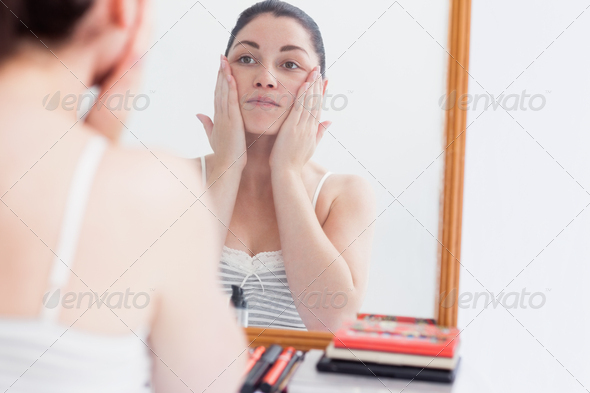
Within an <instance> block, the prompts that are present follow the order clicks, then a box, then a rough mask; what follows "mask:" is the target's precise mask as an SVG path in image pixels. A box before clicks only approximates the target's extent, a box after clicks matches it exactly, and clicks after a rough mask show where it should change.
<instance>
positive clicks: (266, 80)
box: [254, 68, 278, 89]
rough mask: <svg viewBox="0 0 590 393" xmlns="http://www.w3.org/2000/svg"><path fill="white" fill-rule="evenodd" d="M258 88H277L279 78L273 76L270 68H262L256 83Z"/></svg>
mask: <svg viewBox="0 0 590 393" xmlns="http://www.w3.org/2000/svg"><path fill="white" fill-rule="evenodd" d="M254 84H255V85H256V87H263V88H266V87H268V88H271V89H272V88H275V87H277V84H278V82H277V78H275V77H274V76H273V75H272V71H271V70H270V69H269V68H262V69H261V71H260V72H259V73H258V74H257V75H256V79H255V83H254Z"/></svg>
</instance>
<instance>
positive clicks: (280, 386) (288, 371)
mask: <svg viewBox="0 0 590 393" xmlns="http://www.w3.org/2000/svg"><path fill="white" fill-rule="evenodd" d="M302 361H303V352H301V351H297V352H295V355H293V357H292V358H291V360H290V361H289V364H287V367H286V368H285V370H284V371H283V373H282V374H281V376H280V377H279V379H278V381H277V382H276V383H275V384H274V386H273V387H272V388H271V389H270V393H280V392H283V391H285V390H286V387H287V385H288V383H289V381H290V380H291V378H292V377H293V374H294V373H295V372H296V371H297V367H299V365H300V364H301V362H302Z"/></svg>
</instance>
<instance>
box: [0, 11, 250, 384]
mask: <svg viewBox="0 0 590 393" xmlns="http://www.w3.org/2000/svg"><path fill="white" fill-rule="evenodd" d="M3 4H4V5H5V6H4V5H3V6H1V7H0V168H1V169H0V200H1V202H2V203H0V391H6V389H8V391H9V392H37V391H43V392H53V391H56V392H62V393H63V392H81V391H84V392H94V391H97V392H98V391H101V392H106V391H108V392H119V391H125V392H143V391H150V390H151V389H154V390H155V391H175V392H176V391H189V388H190V389H191V390H193V391H202V390H204V389H205V388H207V390H208V391H219V392H231V391H236V390H237V388H238V382H239V381H238V380H239V377H240V376H241V374H242V372H243V362H242V360H241V358H238V356H239V355H240V354H241V353H242V352H243V349H244V348H245V346H246V345H245V341H244V339H243V336H242V335H241V332H240V331H239V329H238V328H237V326H236V324H235V321H234V320H233V319H232V316H231V314H230V311H229V310H228V308H227V303H226V302H225V301H224V300H223V299H222V296H221V293H220V290H219V288H218V287H217V286H216V284H215V283H216V279H215V274H216V269H217V261H218V260H219V250H220V248H221V244H217V242H218V240H217V239H216V237H214V236H213V235H212V231H211V228H212V226H213V225H217V224H216V222H215V221H214V220H215V219H214V217H212V215H211V214H210V212H209V211H208V210H207V207H206V206H207V205H209V203H210V202H209V199H208V198H207V195H206V194H205V195H204V196H202V197H201V198H200V201H197V200H196V196H200V195H201V194H202V193H203V188H202V186H201V177H200V176H201V174H200V173H199V172H198V171H197V170H196V169H197V168H196V167H194V166H191V165H190V163H189V162H187V161H185V160H181V159H177V158H174V157H171V156H168V155H166V154H164V153H161V152H155V151H151V150H150V149H148V148H145V149H142V150H130V149H125V148H122V147H119V146H117V144H116V141H117V139H118V138H119V135H120V133H121V132H122V130H123V128H124V127H126V126H125V123H126V121H127V114H128V111H127V109H124V108H125V106H120V107H119V109H117V110H111V109H110V108H111V107H112V106H111V107H109V105H107V106H104V105H101V103H98V104H96V105H94V106H93V107H92V108H91V110H90V112H89V113H88V115H87V116H86V118H85V120H78V119H77V113H76V110H75V108H77V106H78V104H79V102H80V100H81V97H83V94H84V92H85V91H86V90H87V87H90V86H94V85H98V86H100V89H101V92H100V95H101V97H107V96H113V95H115V94H125V93H129V92H131V93H134V89H135V86H136V85H137V83H138V77H139V74H140V67H141V62H140V58H141V57H142V56H143V55H144V53H146V52H147V51H148V50H149V47H150V45H151V43H150V42H149V26H150V23H149V4H147V1H146V0H77V1H76V0H60V1H50V0H45V1H24V0H11V1H7V0H3ZM56 97H57V98H56ZM130 131H131V132H133V130H130ZM236 359H237V360H236ZM209 385H210V386H209Z"/></svg>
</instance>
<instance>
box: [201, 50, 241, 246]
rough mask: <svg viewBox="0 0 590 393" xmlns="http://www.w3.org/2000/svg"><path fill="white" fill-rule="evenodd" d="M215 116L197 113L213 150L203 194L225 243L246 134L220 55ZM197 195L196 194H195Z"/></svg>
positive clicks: (228, 72) (228, 71)
mask: <svg viewBox="0 0 590 393" xmlns="http://www.w3.org/2000/svg"><path fill="white" fill-rule="evenodd" d="M214 101H215V102H214V103H215V116H214V121H215V122H213V121H212V120H211V119H210V118H209V117H208V116H205V115H202V114H198V115H197V117H198V118H199V120H200V121H201V123H203V127H204V128H205V132H206V133H207V138H208V139H209V144H210V145H211V148H212V149H213V152H214V154H213V159H212V160H211V161H212V162H210V163H209V164H210V167H212V171H211V173H209V174H208V176H207V188H206V193H207V194H208V197H209V199H210V200H211V201H213V204H212V205H211V206H209V208H210V210H211V212H212V213H213V214H214V215H215V217H216V218H217V220H219V221H220V222H218V223H217V224H216V228H217V233H218V236H219V239H221V242H222V243H221V244H222V245H223V243H225V238H226V236H227V230H228V228H229V224H230V222H231V217H232V215H233V211H234V206H235V204H236V198H237V196H238V188H239V187H240V179H241V178H242V170H243V169H244V167H245V166H246V161H247V154H246V134H245V130H244V121H243V119H242V114H241V112H240V106H239V102H238V90H237V86H236V81H235V79H234V77H233V76H232V75H231V68H230V66H229V63H228V62H227V58H226V57H225V56H223V55H222V56H221V59H220V66H219V71H218V73H217V84H216V87H215V100H214ZM198 196H199V195H198Z"/></svg>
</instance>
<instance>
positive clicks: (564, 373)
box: [457, 0, 590, 393]
mask: <svg viewBox="0 0 590 393" xmlns="http://www.w3.org/2000/svg"><path fill="white" fill-rule="evenodd" d="M588 5H589V2H588V1H587V0H586V1H574V0H568V1H565V2H554V1H519V2H514V1H505V0H501V1H494V2H489V1H480V0H476V1H474V3H473V8H472V34H471V64H470V74H471V75H472V78H470V80H469V90H470V92H471V93H473V94H480V93H482V92H484V93H485V91H487V92H489V93H490V94H494V95H496V96H497V95H499V94H500V93H501V92H502V91H505V94H512V93H520V92H522V91H523V90H524V89H526V91H527V94H531V93H532V94H536V93H540V94H544V95H545V96H546V105H545V107H544V108H543V109H542V110H540V111H536V112H533V111H530V110H528V111H508V113H507V112H505V111H503V110H501V109H500V108H498V110H495V111H493V110H488V111H486V112H485V113H483V114H481V116H479V115H480V113H481V110H478V111H474V112H470V113H469V115H468V120H467V124H471V125H470V126H469V128H468V129H467V151H466V173H465V195H464V198H465V199H464V210H463V248H462V258H461V263H462V264H463V268H462V269H461V292H467V291H474V292H480V291H486V290H489V291H490V292H493V293H494V294H496V295H497V294H498V293H499V292H500V291H501V290H502V289H504V291H505V292H506V293H508V292H521V291H522V289H523V288H526V291H527V292H537V291H538V292H541V293H544V294H545V296H546V303H545V305H544V306H543V307H542V308H540V309H538V310H534V309H530V307H529V308H527V309H520V308H519V309H508V310H506V309H504V308H503V307H502V306H500V305H498V306H497V307H496V309H494V308H493V307H492V306H491V305H490V306H489V307H488V308H487V309H485V310H484V309H483V307H482V306H479V307H477V308H476V309H471V308H468V309H460V310H459V327H461V328H464V329H465V330H464V331H463V332H462V333H461V337H462V339H463V340H464V342H465V343H467V344H468V345H466V346H465V347H464V351H463V360H464V365H466V366H467V367H468V369H470V370H471V371H472V372H475V371H477V372H478V374H479V376H478V378H477V379H478V383H477V391H478V392H524V391H526V392H553V391H563V392H580V393H581V392H586V393H587V392H588V390H590V361H589V357H588V353H589V350H590V339H589V338H588V337H589V336H588V332H589V331H590V308H589V306H588V300H587V299H588V293H587V290H586V288H587V287H588V282H589V279H590V264H589V262H590V211H589V210H590V206H588V203H589V202H590V194H588V192H589V191H590V161H589V159H588V153H589V152H590V133H589V130H590V117H589V108H590V99H589V96H588V91H589V90H590V78H589V76H588V71H589V70H590V52H589V51H588V37H590V8H588ZM583 11H584V13H583V14H581V13H582V12H583ZM580 14H581V15H580ZM572 22H573V23H572ZM527 68H528V69H527ZM523 71H524V72H523ZM521 73H522V74H521ZM511 83H512V84H511ZM509 85H510V87H508V86H509ZM507 87H508V88H507ZM478 116H479V117H478ZM572 220H573V221H572ZM457 391H462V389H460V388H459V387H457ZM466 391H467V390H466Z"/></svg>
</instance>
